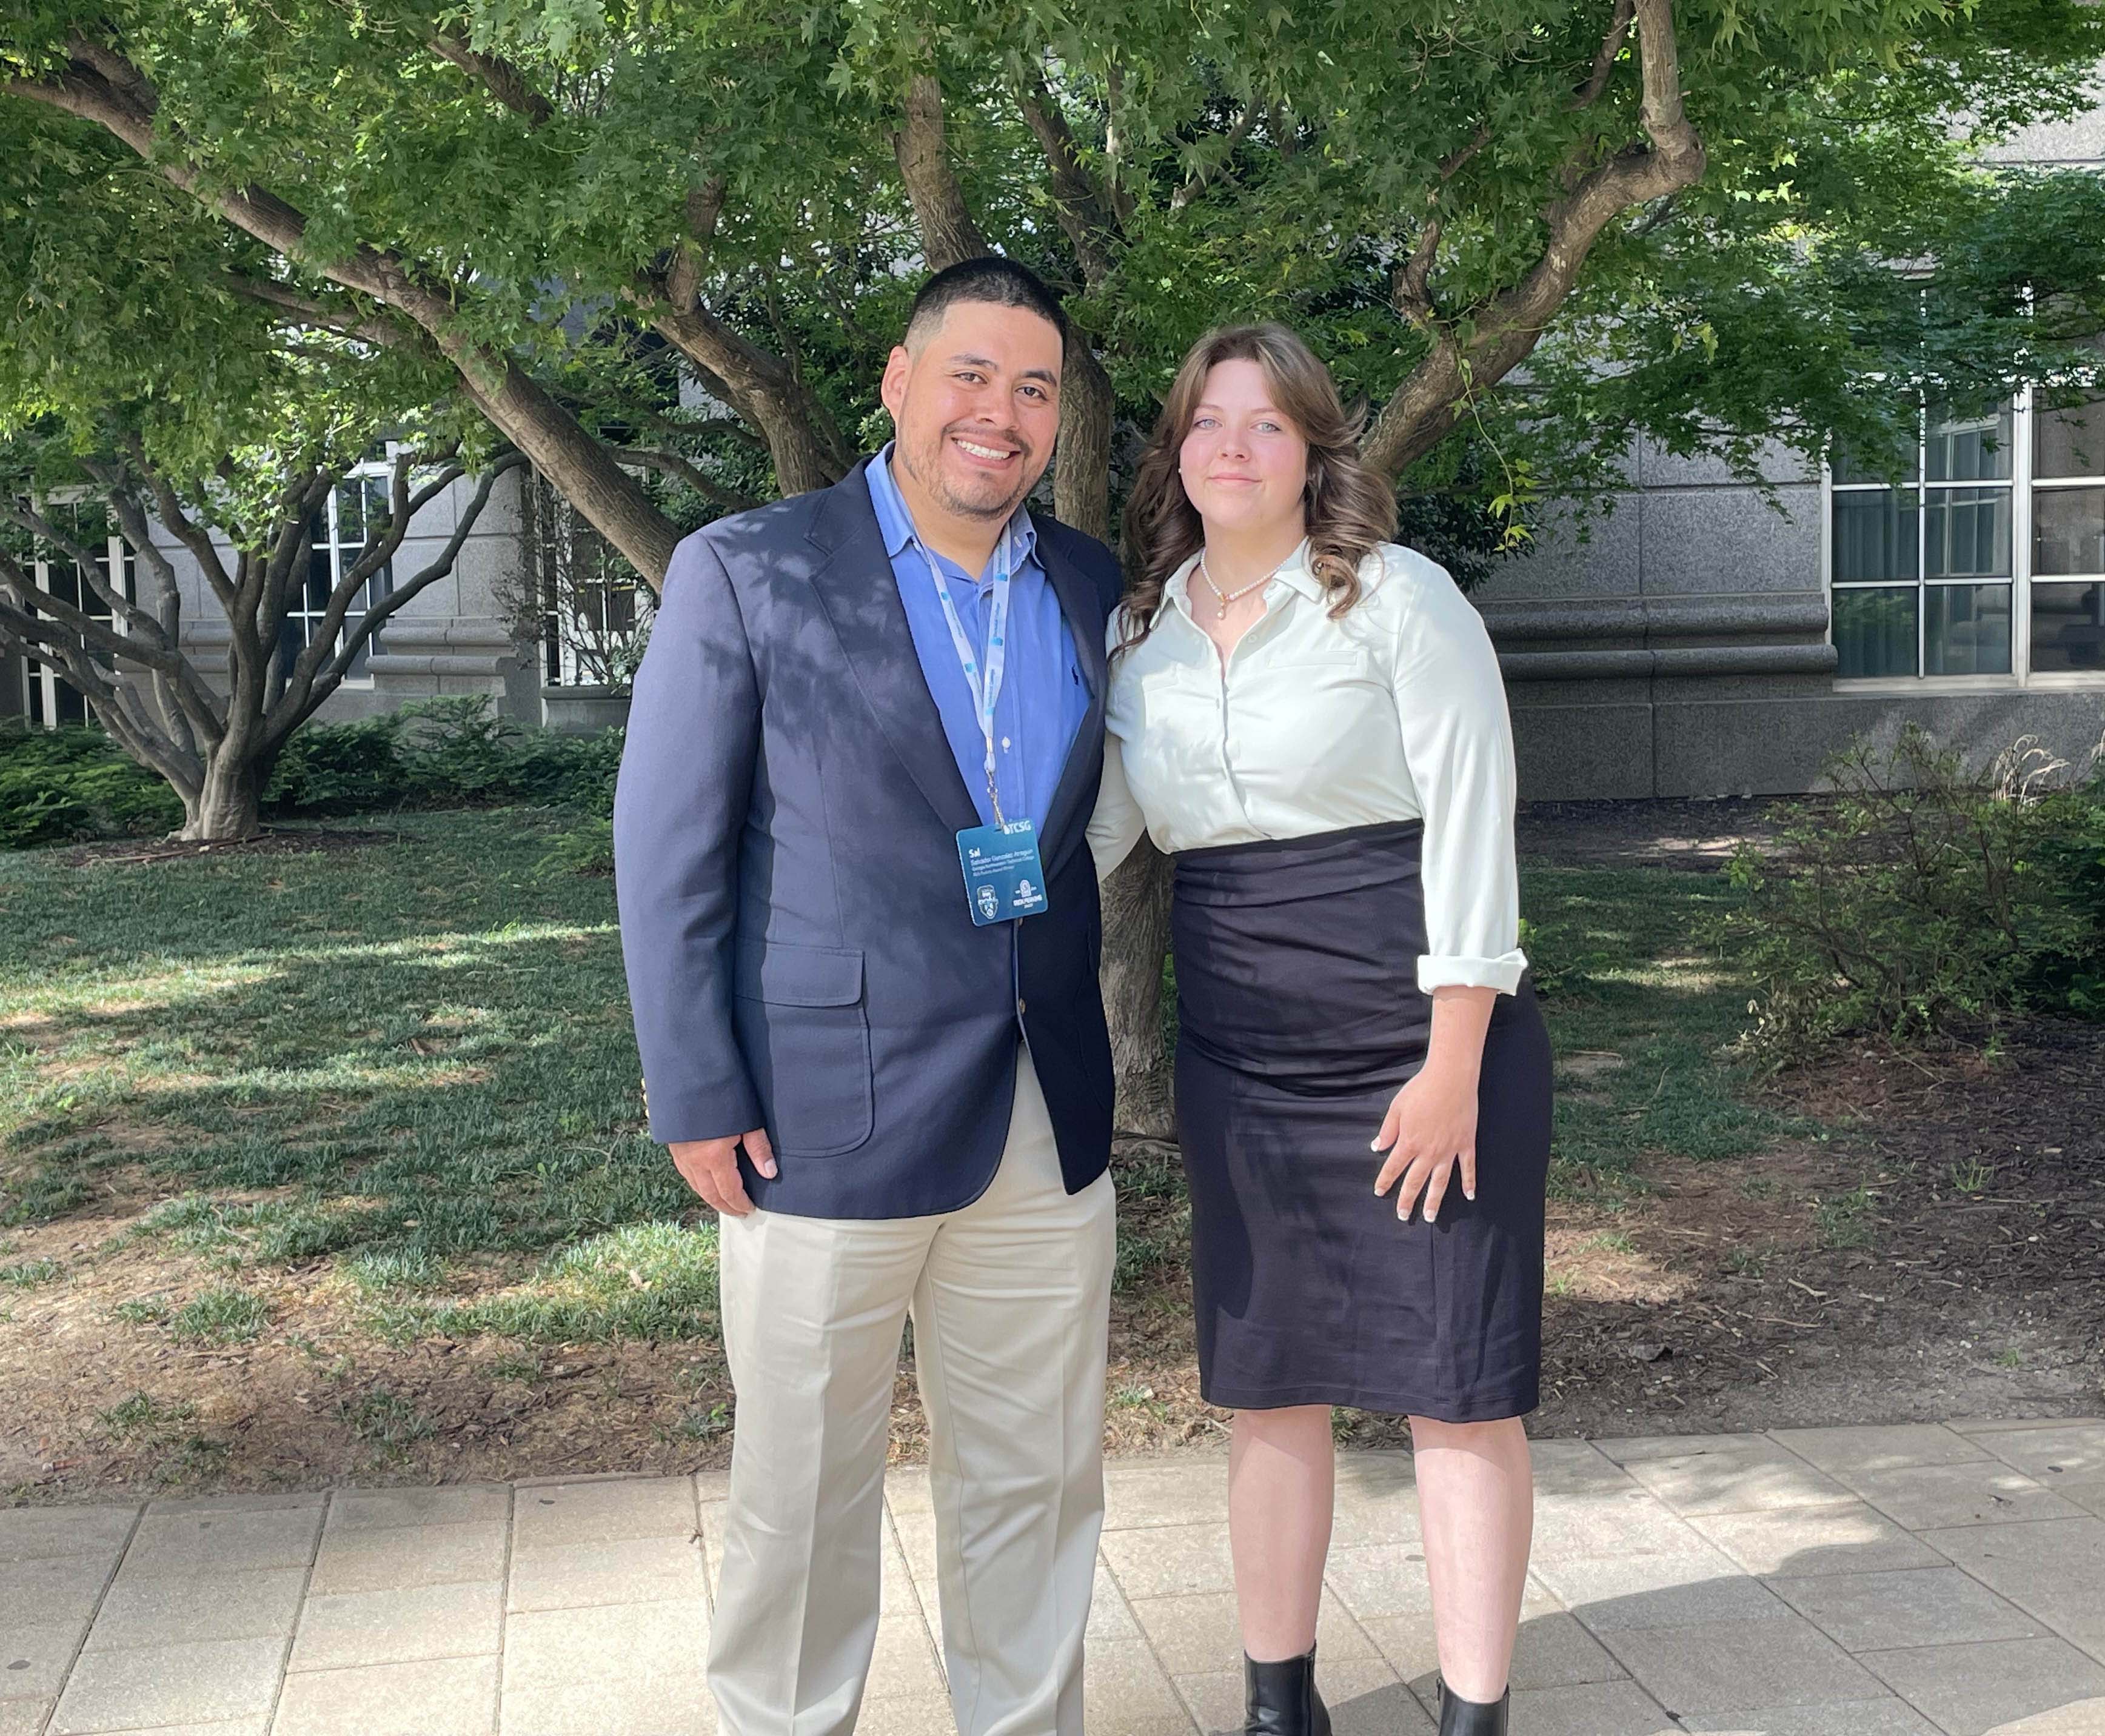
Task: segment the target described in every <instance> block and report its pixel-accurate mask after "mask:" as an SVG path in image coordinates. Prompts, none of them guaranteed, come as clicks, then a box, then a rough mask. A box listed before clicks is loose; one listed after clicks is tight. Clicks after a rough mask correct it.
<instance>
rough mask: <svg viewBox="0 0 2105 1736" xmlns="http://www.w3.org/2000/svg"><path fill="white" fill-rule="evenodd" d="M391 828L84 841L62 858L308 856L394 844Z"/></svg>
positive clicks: (107, 864) (83, 862)
mask: <svg viewBox="0 0 2105 1736" xmlns="http://www.w3.org/2000/svg"><path fill="white" fill-rule="evenodd" d="M396 841H397V835H396V833H394V832H349V831H342V832H338V831H323V830H320V829H319V828H315V829H312V830H309V829H305V828H302V829H300V830H297V831H287V832H270V831H265V832H258V833H257V835H256V836H255V837H253V838H241V839H238V840H233V841H213V842H205V843H194V842H191V841H188V840H185V839H181V838H154V839H147V838H113V839H110V840H109V841H105V842H103V843H99V844H83V845H80V846H78V847H77V848H75V849H73V850H68V851H67V852H66V853H65V855H63V856H62V857H60V860H61V861H62V862H64V863H65V865H66V866H67V867H68V868H136V867H141V866H144V865H146V864H154V863H161V862H190V861H194V860H195V859H197V858H199V857H200V856H241V857H251V856H308V855H314V854H315V853H316V852H317V851H320V850H364V849H365V848H366V847H367V846H369V845H373V844H392V843H395V842H396Z"/></svg>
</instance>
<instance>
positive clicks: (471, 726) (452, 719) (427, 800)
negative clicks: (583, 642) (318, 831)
mask: <svg viewBox="0 0 2105 1736" xmlns="http://www.w3.org/2000/svg"><path fill="white" fill-rule="evenodd" d="M621 743H622V732H621V731H620V730H606V731H604V732H602V733H601V734H596V735H561V734H557V733H556V732H555V731H554V730H529V729H524V728H521V726H520V725H517V724H516V723H512V722H510V721H507V720H506V719H504V718H502V717H498V716H494V715H493V714H492V712H491V711H490V709H489V700H488V699H487V698H484V697H483V696H481V695H480V694H476V695H472V696H467V697H463V698H445V699H420V700H418V701H416V702H414V703H412V704H409V705H405V706H404V707H402V708H401V709H400V711H398V712H391V713H390V714H389V715H387V716H382V717H372V718H368V719H366V720H364V721H362V722H359V723H318V724H309V725H307V726H306V728H305V729H303V730H300V731H298V732H297V734H295V735H294V736H293V739H292V740H291V741H290V742H288V743H286V746H285V752H284V753H283V754H282V755H281V756H279V761H278V766H277V770H276V772H275V774H274V775H273V776H272V778H271V780H270V788H269V789H268V790H267V791H266V793H265V796H264V806H265V809H266V811H267V812H269V813H270V814H279V815H291V814H355V813H360V812H366V811H370V810H373V809H377V808H391V807H400V806H411V807H419V808H458V807H476V806H498V805H501V804H504V803H507V802H523V803H525V804H527V805H528V806H533V807H545V808H578V809H581V810H584V811H585V812H587V813H589V814H608V813H611V812H612V811H613V808H614V779H615V773H616V771H618V770H619V769H620V765H621Z"/></svg>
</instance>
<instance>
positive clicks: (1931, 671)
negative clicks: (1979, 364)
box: [1827, 390, 2105, 685]
mask: <svg viewBox="0 0 2105 1736" xmlns="http://www.w3.org/2000/svg"><path fill="white" fill-rule="evenodd" d="M1894 468H1895V466H1892V465H1891V464H1880V463H1877V462H1866V461H1859V460H1858V459H1857V458H1855V457H1852V456H1850V455H1848V454H1844V453H1838V454H1837V455H1836V456H1835V459H1834V462H1833V464H1832V466H1831V469H1830V477H1829V489H1828V502H1829V505H1828V543H1827V556H1828V579H1829V589H1830V605H1831V611H1832V614H1831V618H1832V623H1833V633H1834V640H1835V653H1836V657H1837V667H1836V674H1837V676H1838V677H1839V679H1841V680H1843V681H1893V680H1896V679H1898V680H1907V681H1914V680H1917V679H1926V680H1944V681H1957V682H1960V683H1961V684H1964V685H1974V684H1978V683H1981V682H1982V681H1986V682H1987V683H1990V684H1992V685H2010V684H2012V683H2013V682H2015V683H2020V684H2027V685H2029V684H2031V683H2032V682H2033V681H2035V680H2036V679H2040V678H2045V680H2046V681H2047V683H2048V685H2053V678H2054V677H2056V676H2060V677H2064V678H2066V677H2068V676H2082V675H2084V674H2085V673H2086V672H2096V673H2105V399H2100V400H2098V402H2096V403H2093V404H2087V405H2083V406H2079V407H2077V408H2073V409H2061V408H2036V407H2035V404H2034V395H2033V394H2032V393H2031V391H2029V390H2028V391H2027V392H2025V393H2023V394H2021V395H2019V396H2018V398H2016V399H2013V401H2012V402H2011V403H2009V404H2006V405H2005V406H2004V407H2003V408H2001V409H2000V410H1999V411H1997V412H1996V413H1994V414H1992V415H1988V416H1985V417H1972V418H1960V417H1948V416H1943V415H1940V414H1938V413H1936V412H1935V411H1931V412H1930V413H1928V414H1926V415H1925V416H1924V417H1923V418H1922V421H1921V424H1920V428H1919V431H1918V435H1917V440H1916V445H1915V451H1914V452H1913V453H1911V454H1907V455H1904V458H1903V462H1902V464H1901V465H1900V466H1898V470H1899V472H1900V474H1899V475H1898V476H1897V478H1896V477H1894V476H1893V474H1892V473H1893V470H1894Z"/></svg>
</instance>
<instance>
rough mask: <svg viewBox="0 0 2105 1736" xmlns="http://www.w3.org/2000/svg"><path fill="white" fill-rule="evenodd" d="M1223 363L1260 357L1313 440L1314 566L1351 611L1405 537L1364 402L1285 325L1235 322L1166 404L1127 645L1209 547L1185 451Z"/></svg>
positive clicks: (1132, 501) (1188, 368)
mask: <svg viewBox="0 0 2105 1736" xmlns="http://www.w3.org/2000/svg"><path fill="white" fill-rule="evenodd" d="M1222 362H1255V363H1256V364H1258V367H1259V368H1263V370H1264V381H1265V386H1266V387H1267V390H1269V391H1270V392H1271V401H1272V403H1273V404H1274V405H1275V406H1276V408H1278V409H1279V410H1280V412H1281V413H1283V414H1284V415H1285V417H1286V418H1287V419H1288V420H1289V422H1292V423H1293V424H1294V427H1295V428H1296V429H1298V431H1300V434H1301V436H1302V438H1303V439H1304V440H1307V442H1308V483H1307V490H1306V493H1305V495H1304V497H1303V498H1304V500H1305V502H1306V505H1307V516H1308V556H1309V559H1308V565H1309V568H1310V569H1311V570H1312V572H1313V573H1315V575H1316V578H1317V580H1318V581H1319V582H1321V584H1322V586H1323V587H1324V590H1325V591H1326V592H1327V593H1328V595H1329V596H1330V613H1331V614H1333V615H1342V614H1344V613H1345V612H1346V611H1347V610H1348V609H1351V608H1352V605H1354V604H1355V603H1356V602H1358V601H1359V600H1360V563H1361V561H1362V560H1365V558H1366V556H1368V555H1370V553H1372V552H1373V551H1374V548H1375V547H1376V545H1378V544H1379V543H1383V542H1388V540H1389V538H1391V537H1392V536H1393V535H1394V534H1395V533H1396V496H1395V493H1393V492H1392V490H1391V489H1390V488H1389V486H1388V484H1387V483H1386V482H1384V481H1383V480H1382V479H1381V477H1380V476H1379V475H1377V474H1376V473H1375V472H1374V470H1373V469H1372V468H1370V466H1368V465H1367V463H1366V462H1365V460H1363V459H1362V458H1361V457H1360V446H1359V439H1360V430H1361V426H1363V424H1364V423H1365V419H1366V412H1365V409H1364V408H1358V409H1353V410H1347V408H1345V406H1344V404H1343V401H1342V400H1341V399H1339V396H1338V384H1337V382H1336V381H1334V380H1333V379H1332V378H1331V377H1330V369H1329V368H1326V367H1325V366H1324V365H1323V363H1322V360H1321V358H1320V357H1319V356H1317V355H1316V352H1315V351H1314V350H1311V349H1310V348H1309V347H1308V346H1307V344H1306V343H1304V342H1303V341H1302V340H1301V338H1300V337H1299V336H1298V335H1297V334H1296V333H1295V332H1292V331H1289V329H1288V328H1286V327H1285V326H1283V325H1272V324H1266V325H1231V326H1222V327H1221V328H1218V330H1215V331H1212V332H1208V333H1207V334H1206V335H1205V336H1204V337H1202V338H1200V340H1199V341H1198V342H1197V343H1196V344H1194V345H1193V346H1191V352H1190V354H1188V355H1186V357H1185V358H1184V364H1183V365H1182V367H1181V368H1178V370H1177V377H1176V379H1175V380H1174V381H1173V382H1171V385H1170V387H1169V396H1168V397H1167V398H1166V399H1164V400H1163V404H1162V414H1161V416H1160V417H1159V418H1158V419H1157V421H1156V422H1155V432H1154V434H1153V435H1151V436H1150V437H1149V440H1148V442H1147V449H1146V451H1145V452H1143V453H1142V454H1141V458H1140V464H1139V466H1138V469H1137V473H1136V475H1135V476H1134V479H1133V494H1132V497H1131V498H1129V499H1128V501H1127V502H1126V508H1125V524H1124V549H1123V554H1124V561H1125V570H1126V592H1125V620H1124V628H1123V631H1122V633H1121V636H1120V649H1121V650H1129V649H1132V647H1133V646H1134V645H1138V644H1139V643H1140V642H1141V640H1143V639H1145V638H1146V636H1147V635H1148V631H1149V630H1150V629H1151V627H1153V625H1154V623H1155V611H1156V609H1159V608H1160V607H1161V605H1162V594H1163V591H1164V587H1166V586H1167V585H1168V584H1169V579H1170V577H1171V575H1172V574H1173V573H1175V572H1176V570H1177V569H1178V568H1179V567H1180V566H1182V565H1183V564H1184V563H1185V562H1186V561H1187V560H1190V559H1191V556H1194V555H1196V554H1197V553H1198V551H1200V549H1201V548H1202V547H1204V546H1205V541H1206V533H1205V527H1204V524H1201V523H1200V518H1199V509H1198V508H1197V507H1194V506H1193V505H1192V504H1191V499H1190V497H1188V496H1187V494H1186V493H1185V492H1184V482H1183V479H1182V477H1181V476H1180V475H1178V468H1177V461H1178V453H1179V452H1180V451H1181V449H1182V447H1183V444H1184V437H1185V435H1187V433H1189V432H1190V431H1191V417H1192V415H1193V414H1194V413H1195V412H1196V410H1197V408H1198V407H1199V401H1200V396H1201V395H1202V394H1203V393H1204V390H1205V388H1206V376H1207V375H1208V374H1209V373H1212V371H1213V368H1216V367H1217V366H1218V365H1219V364H1221V363H1222Z"/></svg>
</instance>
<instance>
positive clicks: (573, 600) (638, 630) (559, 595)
mask: <svg viewBox="0 0 2105 1736" xmlns="http://www.w3.org/2000/svg"><path fill="white" fill-rule="evenodd" d="M527 498H528V502H529V507H528V512H529V532H528V537H527V546H528V549H529V553H530V561H531V564H532V569H533V578H534V599H535V602H536V606H537V609H538V617H539V620H538V625H539V634H540V640H541V676H542V680H543V681H544V682H545V683H546V684H547V685H548V686H551V687H580V686H589V687H623V686H626V685H628V681H629V680H630V679H631V678H632V676H634V674H635V672H636V664H637V659H638V658H640V657H641V654H642V649H643V644H644V641H645V640H646V638H647V637H648V636H649V634H650V616H651V609H652V596H651V592H650V587H648V586H647V585H645V584H644V583H643V582H641V579H640V578H638V576H637V571H636V569H635V568H634V567H632V566H631V565H629V564H628V561H626V560H623V558H622V556H620V554H619V552H618V551H616V550H615V547H613V545H612V544H610V542H607V540H606V538H604V537H602V536H601V534H600V533H598V532H597V531H596V530H594V529H592V526H591V525H590V524H588V523H587V522H586V521H585V520H584V519H583V517H582V516H581V515H579V513H578V511H577V510H576V509H575V508H574V507H572V506H571V505H570V502H568V501H566V500H565V499H564V498H563V497H562V496H561V494H559V493H556V490H555V489H553V488H552V487H551V486H550V485H549V484H547V482H546V481H544V480H543V479H542V478H541V477H540V476H539V475H535V476H534V480H533V481H532V483H531V484H530V488H529V490H528V495H527Z"/></svg>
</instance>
